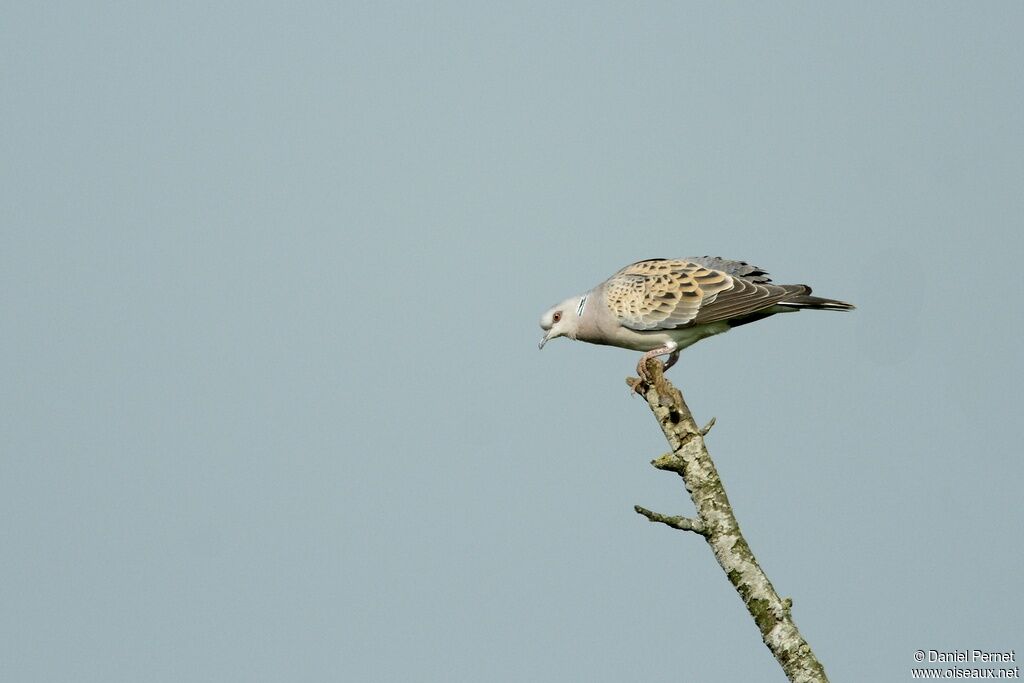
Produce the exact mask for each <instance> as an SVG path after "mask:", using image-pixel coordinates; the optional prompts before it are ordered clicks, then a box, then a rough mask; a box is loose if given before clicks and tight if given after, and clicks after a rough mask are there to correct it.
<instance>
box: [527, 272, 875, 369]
mask: <svg viewBox="0 0 1024 683" xmlns="http://www.w3.org/2000/svg"><path fill="white" fill-rule="evenodd" d="M854 308H855V306H853V305H852V304H848V303H846V302H845V301H838V300H836V299H825V298H823V297H818V296H811V288H810V287H809V286H807V285H778V284H775V283H773V282H772V280H771V277H770V276H769V275H768V273H767V272H766V271H765V270H763V269H762V268H759V267H757V266H753V265H750V264H749V263H747V262H746V261H731V260H728V259H724V258H722V257H719V256H697V257H687V258H678V259H665V258H654V259H646V260H643V261H637V262H636V263H632V264H630V265H628V266H626V267H625V268H623V269H622V270H620V271H618V272H617V273H615V274H614V275H612V276H611V277H610V278H608V279H607V280H605V281H604V282H602V283H601V284H599V285H597V286H596V287H594V288H593V289H591V290H590V291H588V292H586V293H584V294H580V295H577V296H573V297H569V298H568V299H566V300H565V301H563V302H561V303H560V304H558V305H556V306H552V307H551V308H550V309H548V310H547V311H546V312H545V313H544V315H543V316H541V319H540V326H541V329H543V330H544V336H543V338H542V339H541V340H540V345H539V347H540V348H541V349H543V348H544V345H545V344H547V343H548V342H549V341H551V340H552V339H556V338H558V337H568V338H569V339H575V340H578V341H583V342H589V343H591V344H603V345H607V346H617V347H620V348H624V349H631V350H634V351H643V352H644V354H643V356H641V358H640V362H639V363H637V366H636V371H637V373H638V374H639V375H640V379H641V381H642V382H645V383H649V382H650V375H649V373H648V371H647V361H648V359H650V358H657V357H659V356H666V355H667V356H668V359H667V360H666V362H665V367H664V369H665V370H668V369H669V368H671V367H672V366H673V365H675V363H676V361H677V360H678V359H679V352H680V351H681V350H683V349H685V348H686V347H688V346H690V345H692V344H695V343H697V342H698V341H700V340H701V339H705V338H707V337H711V336H713V335H716V334H722V333H723V332H728V331H729V330H731V329H732V328H734V327H739V326H740V325H746V324H747V323H752V322H756V321H758V320H762V319H764V318H767V317H769V316H772V315H775V314H776V313H789V312H795V311H800V310H804V309H810V310H823V311H851V310H853V309H854Z"/></svg>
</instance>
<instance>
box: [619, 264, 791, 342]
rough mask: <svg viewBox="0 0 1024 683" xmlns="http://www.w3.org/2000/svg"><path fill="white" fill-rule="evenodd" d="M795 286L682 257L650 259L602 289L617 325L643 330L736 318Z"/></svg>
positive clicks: (783, 295) (779, 298) (773, 301)
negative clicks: (750, 278)
mask: <svg viewBox="0 0 1024 683" xmlns="http://www.w3.org/2000/svg"><path fill="white" fill-rule="evenodd" d="M732 263H737V262H732ZM758 270H759V269H758ZM795 287H797V288H794V286H790V285H786V286H781V285H772V284H762V283H759V282H755V281H753V280H749V279H747V278H744V277H740V276H738V275H737V276H733V275H730V274H729V273H727V272H725V271H723V270H718V269H715V268H708V267H706V266H704V265H701V264H699V263H695V262H693V261H690V260H685V259H651V260H649V261H640V262H638V263H634V264H632V265H629V266H626V267H625V268H623V269H622V270H620V271H619V272H618V273H616V274H615V275H613V276H612V277H611V278H610V279H609V280H608V282H606V283H605V286H604V294H605V303H606V304H607V305H608V308H609V309H610V310H611V312H612V314H613V315H614V316H615V317H616V318H617V319H618V321H619V324H621V325H623V326H624V327H628V328H630V329H633V330H639V331H644V330H670V329H675V328H678V327H684V326H686V325H690V324H691V323H692V324H694V325H701V324H704V323H712V322H717V321H720V320H728V319H730V318H736V317H741V316H744V315H747V314H749V313H754V312H756V311H760V310H762V309H764V308H767V307H769V306H772V305H773V304H776V303H778V302H780V301H782V300H783V299H785V298H786V297H789V296H793V295H795V294H800V293H805V290H806V288H804V287H802V286H799V285H798V286H795Z"/></svg>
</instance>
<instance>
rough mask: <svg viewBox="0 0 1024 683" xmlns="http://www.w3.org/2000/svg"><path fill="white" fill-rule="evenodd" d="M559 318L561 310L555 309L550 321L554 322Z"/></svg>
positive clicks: (560, 317)
mask: <svg viewBox="0 0 1024 683" xmlns="http://www.w3.org/2000/svg"><path fill="white" fill-rule="evenodd" d="M561 319H562V312H561V311H555V314H554V315H553V316H551V320H552V322H556V323H557V322H558V321H559V320H561Z"/></svg>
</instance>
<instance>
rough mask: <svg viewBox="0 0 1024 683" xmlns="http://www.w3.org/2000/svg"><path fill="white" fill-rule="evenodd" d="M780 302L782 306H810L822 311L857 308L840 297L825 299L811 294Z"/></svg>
mask: <svg viewBox="0 0 1024 683" xmlns="http://www.w3.org/2000/svg"><path fill="white" fill-rule="evenodd" d="M779 304H780V305H782V306H792V307H794V308H809V309H811V310H820V311H853V310H855V309H856V308H857V307H856V306H854V305H853V304H848V303H846V302H845V301H839V300H838V299H825V298H823V297H820V296H810V295H809V294H804V295H801V296H794V297H793V298H792V299H786V300H784V301H780V302H779Z"/></svg>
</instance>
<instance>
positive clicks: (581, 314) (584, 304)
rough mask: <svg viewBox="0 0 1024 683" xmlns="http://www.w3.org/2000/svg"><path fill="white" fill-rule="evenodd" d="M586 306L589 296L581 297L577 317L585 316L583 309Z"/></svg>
mask: <svg viewBox="0 0 1024 683" xmlns="http://www.w3.org/2000/svg"><path fill="white" fill-rule="evenodd" d="M586 306H587V297H583V298H582V299H580V305H579V308H577V309H576V317H577V318H582V317H583V309H584V308H586Z"/></svg>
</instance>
